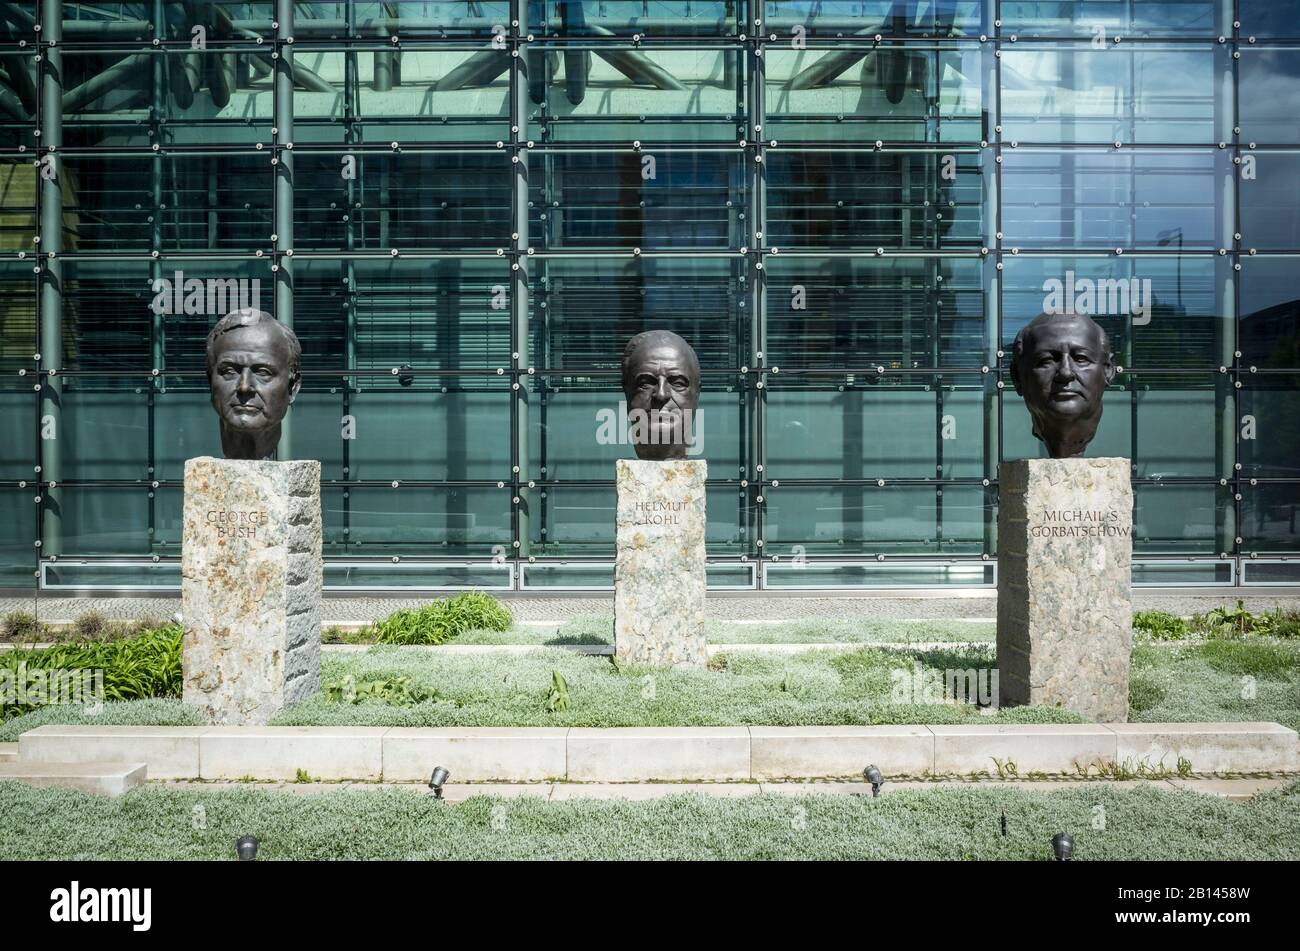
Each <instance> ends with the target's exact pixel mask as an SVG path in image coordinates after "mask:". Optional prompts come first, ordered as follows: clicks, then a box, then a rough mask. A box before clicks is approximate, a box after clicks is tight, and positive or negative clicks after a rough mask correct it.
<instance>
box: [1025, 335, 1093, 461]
mask: <svg viewBox="0 0 1300 951" xmlns="http://www.w3.org/2000/svg"><path fill="white" fill-rule="evenodd" d="M1114 378H1115V358H1114V355H1113V354H1112V353H1111V349H1110V339H1109V338H1108V337H1107V336H1106V331H1104V330H1102V329H1101V326H1100V325H1099V324H1097V322H1096V321H1094V320H1093V319H1092V318H1091V317H1088V316H1087V315H1085V314H1039V315H1038V316H1037V317H1035V318H1034V319H1033V320H1031V321H1030V322H1029V323H1028V324H1026V325H1025V326H1024V328H1023V329H1022V330H1021V331H1020V333H1018V334H1016V340H1015V343H1014V344H1013V345H1012V354H1011V380H1012V382H1013V383H1014V384H1015V387H1016V392H1017V393H1019V394H1020V395H1021V396H1022V397H1023V398H1024V401H1025V407H1026V408H1027V409H1028V410H1029V415H1030V416H1031V417H1033V420H1034V435H1035V436H1037V437H1038V438H1039V439H1040V440H1042V441H1043V442H1044V443H1045V444H1046V445H1047V452H1048V454H1049V455H1050V456H1051V457H1052V458H1053V459H1073V458H1076V457H1079V456H1082V455H1083V453H1084V450H1085V449H1087V448H1088V443H1090V442H1092V437H1093V436H1095V435H1096V434H1097V426H1098V425H1099V424H1100V423H1101V398H1102V393H1104V392H1105V390H1106V387H1107V386H1108V385H1110V382H1111V381H1112V380H1113V379H1114Z"/></svg>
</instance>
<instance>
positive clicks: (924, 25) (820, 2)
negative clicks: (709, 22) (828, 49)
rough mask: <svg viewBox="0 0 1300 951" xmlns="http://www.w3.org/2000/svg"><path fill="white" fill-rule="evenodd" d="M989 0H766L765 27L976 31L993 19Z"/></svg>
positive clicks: (846, 32)
mask: <svg viewBox="0 0 1300 951" xmlns="http://www.w3.org/2000/svg"><path fill="white" fill-rule="evenodd" d="M991 6H992V4H991V3H988V2H987V0H767V4H766V14H765V15H766V17H767V19H766V21H765V24H764V25H765V28H766V29H767V30H769V31H775V32H776V33H777V35H778V36H780V37H784V36H790V37H794V36H797V35H798V30H797V28H799V27H802V28H803V32H804V33H806V34H807V35H808V36H835V37H839V36H852V35H853V34H858V35H865V36H871V35H872V34H875V33H880V34H881V35H884V36H921V37H924V38H927V39H928V38H929V37H931V36H935V37H947V36H978V35H979V34H980V33H988V32H990V30H989V29H988V24H989V23H991V22H992V17H991V16H990V14H989V10H988V8H989V7H991Z"/></svg>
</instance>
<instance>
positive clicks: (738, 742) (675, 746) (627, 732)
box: [567, 726, 750, 783]
mask: <svg viewBox="0 0 1300 951" xmlns="http://www.w3.org/2000/svg"><path fill="white" fill-rule="evenodd" d="M749 744H750V740H749V729H748V727H743V726H716V727H615V728H611V729H595V728H588V727H574V728H573V729H571V730H570V731H569V739H568V773H567V776H568V779H569V780H570V781H574V782H615V783H617V782H642V781H645V780H655V779H661V780H673V781H675V780H706V779H748V778H749V777H750V759H749V749H750V745H749Z"/></svg>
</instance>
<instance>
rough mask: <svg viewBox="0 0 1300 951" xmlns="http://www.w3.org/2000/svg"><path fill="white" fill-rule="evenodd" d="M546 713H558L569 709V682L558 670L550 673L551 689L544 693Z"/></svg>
mask: <svg viewBox="0 0 1300 951" xmlns="http://www.w3.org/2000/svg"><path fill="white" fill-rule="evenodd" d="M543 706H544V707H545V708H546V712H547V713H559V712H560V711H561V710H567V709H569V682H568V681H567V680H565V679H564V675H563V674H561V673H560V672H559V671H558V670H553V671H551V689H550V690H548V691H547V692H546V703H544V704H543Z"/></svg>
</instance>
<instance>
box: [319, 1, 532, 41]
mask: <svg viewBox="0 0 1300 951" xmlns="http://www.w3.org/2000/svg"><path fill="white" fill-rule="evenodd" d="M294 6H295V7H296V8H297V13H296V16H295V22H294V32H295V33H301V34H303V35H305V36H310V37H311V38H312V39H331V40H332V39H344V38H348V37H360V36H366V37H368V36H380V37H385V38H387V37H388V36H399V35H400V36H402V37H461V36H493V35H496V34H504V33H506V32H507V31H508V30H509V27H510V4H509V2H507V0H487V2H475V0H436V2H429V0H387V2H383V3H379V2H369V0H309V2H306V3H295V4H294Z"/></svg>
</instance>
